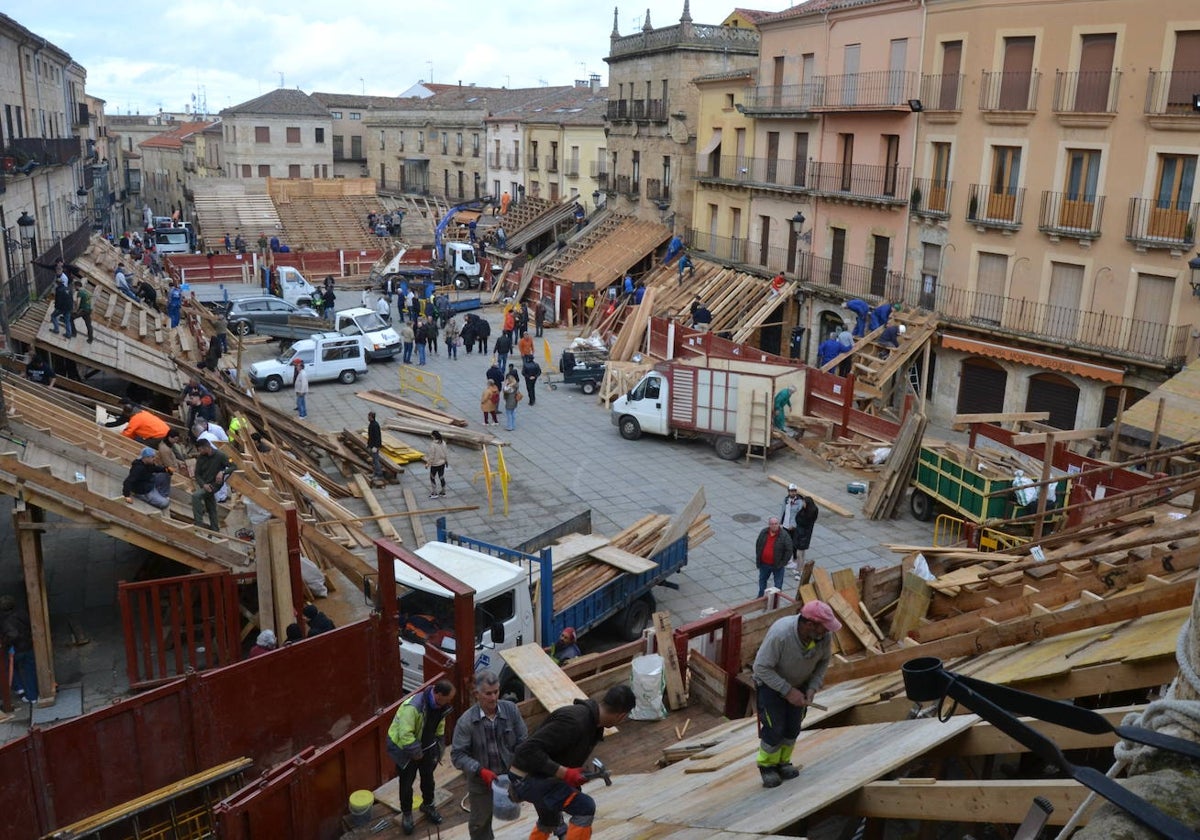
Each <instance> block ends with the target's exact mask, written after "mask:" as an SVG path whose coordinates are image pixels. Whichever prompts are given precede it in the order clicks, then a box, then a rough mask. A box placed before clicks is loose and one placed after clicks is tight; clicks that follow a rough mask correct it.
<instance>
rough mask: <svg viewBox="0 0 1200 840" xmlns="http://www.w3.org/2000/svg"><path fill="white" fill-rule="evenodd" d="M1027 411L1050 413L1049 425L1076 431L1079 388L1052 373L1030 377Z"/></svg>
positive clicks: (1026, 403)
mask: <svg viewBox="0 0 1200 840" xmlns="http://www.w3.org/2000/svg"><path fill="white" fill-rule="evenodd" d="M1025 410H1026V411H1048V412H1050V419H1049V420H1047V421H1046V422H1047V424H1048V425H1050V426H1053V427H1054V428H1056V429H1074V428H1075V415H1076V414H1078V413H1079V388H1078V387H1077V386H1076V385H1075V384H1074V383H1073V382H1071V381H1070V380H1069V379H1064V378H1063V377H1061V376H1056V375H1055V374H1052V373H1038V374H1034V375H1033V376H1031V377H1029V393H1028V395H1027V396H1026V398H1025Z"/></svg>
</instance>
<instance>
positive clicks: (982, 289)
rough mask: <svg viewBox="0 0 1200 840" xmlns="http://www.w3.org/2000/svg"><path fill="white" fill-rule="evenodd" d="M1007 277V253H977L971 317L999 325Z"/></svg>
mask: <svg viewBox="0 0 1200 840" xmlns="http://www.w3.org/2000/svg"><path fill="white" fill-rule="evenodd" d="M1007 278H1008V255H1007V254H992V253H989V252H987V251H981V252H980V253H979V264H978V266H976V275H975V306H974V308H973V311H972V315H973V317H974V318H975V319H976V320H978V321H982V322H984V323H985V324H991V325H992V326H999V325H1000V316H1001V315H1002V314H1003V313H1004V288H1005V281H1006V280H1007Z"/></svg>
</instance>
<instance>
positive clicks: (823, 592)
mask: <svg viewBox="0 0 1200 840" xmlns="http://www.w3.org/2000/svg"><path fill="white" fill-rule="evenodd" d="M812 578H813V590H814V591H815V592H816V594H817V598H819V599H820V600H822V601H824V602H825V603H826V604H829V606H830V607H833V604H832V603H831V602H832V599H833V596H834V595H837V590H836V589H835V588H834V586H833V578H832V577H831V576H830V574H829V570H828V569H824V568H822V567H820V566H816V565H814V566H813V570H812ZM803 588H804V587H801V589H803ZM809 600H812V599H810V598H807V597H806V598H804V602H805V603H808V601H809ZM843 603H845V602H844V601H843ZM859 623H860V624H861V623H862V622H861V621H860V622H859ZM834 636H835V637H836V638H837V643H838V647H839V648H841V650H842V652H843V653H853V652H854V651H856V650H861V649H862V648H863V647H864V645H862V644H860V643H859V641H858V637H857V636H856V635H855V633H854V631H853V630H852V629H851V628H850V627H849V625H847V624H846V623H845V622H843V623H842V629H841V630H838V631H837V632H836V633H835V634H834Z"/></svg>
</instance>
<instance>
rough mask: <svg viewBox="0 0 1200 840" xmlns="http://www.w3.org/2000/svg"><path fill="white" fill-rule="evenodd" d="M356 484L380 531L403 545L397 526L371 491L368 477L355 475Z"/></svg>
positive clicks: (359, 474)
mask: <svg viewBox="0 0 1200 840" xmlns="http://www.w3.org/2000/svg"><path fill="white" fill-rule="evenodd" d="M354 483H355V485H356V486H357V487H358V491H359V492H360V493H362V498H363V501H364V502H366V503H367V509H368V510H370V511H371V514H372V516H373V517H374V519H375V521H377V522H378V523H379V530H380V531H382V532H383V535H384V536H385V537H389V538H391V539H392V540H395V541H396V542H397V543H403V542H404V540H402V539H401V538H400V533H399V532H398V531H397V530H396V526H395V525H393V524H392V523H391V520H390V519H389V516H390V514H385V513H384V512H383V505H381V504H379V499H377V498H376V497H375V492H374V491H373V490H372V489H371V485H370V484H368V483H367V479H366V476H364V475H362V474H361V473H355V475H354Z"/></svg>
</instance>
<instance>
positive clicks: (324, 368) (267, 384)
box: [250, 332, 367, 393]
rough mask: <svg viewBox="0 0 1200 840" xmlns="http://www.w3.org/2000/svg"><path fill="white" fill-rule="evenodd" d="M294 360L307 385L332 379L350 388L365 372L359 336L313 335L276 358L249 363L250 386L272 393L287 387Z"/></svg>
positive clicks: (364, 356) (337, 334) (290, 382)
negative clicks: (300, 364)
mask: <svg viewBox="0 0 1200 840" xmlns="http://www.w3.org/2000/svg"><path fill="white" fill-rule="evenodd" d="M296 359H303V360H304V368H305V370H306V371H308V381H309V382H310V383H311V382H323V381H328V380H331V379H336V380H337V381H339V382H342V383H345V384H346V385H351V384H353V383H354V382H356V381H357V380H358V377H360V376H362V375H364V374H365V373H366V372H367V355H366V353H365V352H364V350H363V343H362V340H361V338H360V336H345V335H342V334H341V333H336V332H327V333H317V334H316V335H313V336H310V337H309V338H304V339H301V340H300V341H297V342H296V343H295V344H293V345H292V346H291V348H289V349H288V350H287V351H286V352H285V353H284V354H283V355H282V356H280V357H279V358H277V359H267V360H266V361H262V362H255V363H254V364H252V365H251V366H250V379H251V380H252V381H253V382H254V387H255V388H265V389H266V390H268V391H271V392H272V393H273V392H275V391H278V390H280V389H282V388H283V386H284V385H291V384H292V372H293V371H294V369H295V368H294V362H295V361H296Z"/></svg>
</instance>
